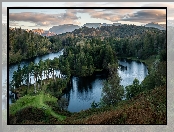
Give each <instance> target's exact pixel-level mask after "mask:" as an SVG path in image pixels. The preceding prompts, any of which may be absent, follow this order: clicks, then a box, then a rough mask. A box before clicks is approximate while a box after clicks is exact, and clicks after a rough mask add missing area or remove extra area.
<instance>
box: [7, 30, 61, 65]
mask: <svg viewBox="0 0 174 132" xmlns="http://www.w3.org/2000/svg"><path fill="white" fill-rule="evenodd" d="M61 48H62V42H61V41H60V40H59V38H56V37H54V38H47V37H43V36H41V35H39V34H35V33H34V32H32V31H31V30H30V31H29V32H27V31H25V30H23V29H21V28H14V29H11V28H9V62H8V63H9V64H12V63H17V62H20V61H21V60H23V59H30V58H33V57H36V56H41V55H44V54H47V53H50V52H57V51H59V50H60V49H61Z"/></svg>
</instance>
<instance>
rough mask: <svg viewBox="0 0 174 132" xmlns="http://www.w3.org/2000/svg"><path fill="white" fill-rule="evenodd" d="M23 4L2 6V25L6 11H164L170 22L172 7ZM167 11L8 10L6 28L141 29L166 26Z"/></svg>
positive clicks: (168, 5) (159, 4) (112, 3)
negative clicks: (126, 26) (102, 25)
mask: <svg viewBox="0 0 174 132" xmlns="http://www.w3.org/2000/svg"><path fill="white" fill-rule="evenodd" d="M33 3H34V2H31V3H25V2H23V3H22V2H20V3H17V2H15V4H14V3H12V2H10V3H7V2H5V3H4V2H3V3H2V22H3V23H6V21H7V9H6V7H12V6H13V7H15V6H20V7H21V6H22V7H30V6H35V7H43V6H46V7H58V6H59V7H61V6H62V7H65V6H66V7H70V6H71V7H75V6H76V7H84V6H89V7H90V6H92V7H99V6H100V7H102V6H103V7H106V6H112V7H114V6H117V7H125V6H127V7H128V6H129V7H141V6H142V7H149V6H158V7H167V8H168V10H170V11H171V13H170V11H168V19H173V16H174V13H173V12H174V4H173V3H149V2H129V3H127V2H109V3H106V2H100V3H96V2H93V3H92V2H88V3H82V2H74V3H70V2H66V3H65V2H61V3H60V2H56V3H54V2H49V3H45V2H42V3H39V2H35V3H34V4H33ZM165 21H166V10H163V9H146V10H145V9H10V10H9V26H11V27H21V28H23V29H34V28H42V29H44V30H48V29H49V28H51V27H52V26H57V25H63V24H75V25H79V26H83V24H85V23H108V24H111V23H116V22H120V23H124V24H136V25H144V24H146V23H149V22H157V23H165Z"/></svg>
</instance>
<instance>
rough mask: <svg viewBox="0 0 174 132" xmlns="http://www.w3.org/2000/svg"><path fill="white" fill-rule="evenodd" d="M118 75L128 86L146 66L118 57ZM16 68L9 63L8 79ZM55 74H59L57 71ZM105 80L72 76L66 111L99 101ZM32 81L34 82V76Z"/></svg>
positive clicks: (144, 71) (42, 57) (88, 105)
mask: <svg viewBox="0 0 174 132" xmlns="http://www.w3.org/2000/svg"><path fill="white" fill-rule="evenodd" d="M62 54H63V50H61V51H59V52H58V53H51V54H48V55H44V56H41V57H36V58H35V59H33V60H29V61H22V62H21V64H20V66H21V67H23V66H24V65H28V64H29V63H30V62H31V61H33V62H34V63H38V62H39V60H41V59H42V60H46V59H51V60H52V59H54V57H59V56H60V55H62ZM118 63H119V69H118V73H119V76H120V77H121V78H122V80H121V85H123V86H124V87H125V86H128V85H131V84H132V82H133V80H134V79H135V78H137V79H138V80H139V81H140V83H141V82H142V81H143V80H144V78H145V77H146V76H147V75H148V70H147V67H146V66H145V64H144V63H141V62H139V61H132V60H127V59H120V60H119V61H118ZM6 70H7V68H6V67H4V68H3V71H2V73H3V76H2V83H4V82H5V78H6V76H7V75H6ZM15 70H17V65H11V66H10V67H9V80H10V81H11V80H12V76H13V72H14V71H15ZM57 74H60V72H59V71H57ZM104 80H106V76H104V75H100V74H96V75H94V76H92V77H75V76H74V77H72V79H71V82H72V83H71V86H69V87H68V88H67V90H66V92H65V95H64V97H66V98H67V99H68V104H69V105H68V108H67V109H68V111H70V112H79V111H81V110H85V109H89V108H90V107H91V103H92V102H93V101H95V102H99V101H100V98H101V93H102V87H103V81H104ZM32 83H34V78H33V81H32ZM9 104H11V99H9Z"/></svg>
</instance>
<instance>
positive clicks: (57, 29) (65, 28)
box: [49, 24, 80, 34]
mask: <svg viewBox="0 0 174 132" xmlns="http://www.w3.org/2000/svg"><path fill="white" fill-rule="evenodd" d="M79 28H80V26H78V25H73V24H64V25H59V26H53V27H52V28H50V29H49V31H50V32H54V33H56V34H62V33H66V32H72V31H74V30H75V29H79Z"/></svg>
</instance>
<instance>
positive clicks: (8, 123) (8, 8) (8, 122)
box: [7, 7, 167, 125]
mask: <svg viewBox="0 0 174 132" xmlns="http://www.w3.org/2000/svg"><path fill="white" fill-rule="evenodd" d="M10 9H166V54H167V7H7V125H103V124H10V121H9V52H8V51H9V10H10ZM166 60H167V59H166ZM166 97H167V61H166ZM166 119H167V99H166ZM105 125H111V124H105ZM112 125H113V124H112ZM114 125H167V120H166V124H114Z"/></svg>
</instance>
